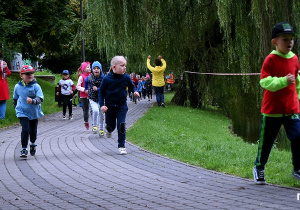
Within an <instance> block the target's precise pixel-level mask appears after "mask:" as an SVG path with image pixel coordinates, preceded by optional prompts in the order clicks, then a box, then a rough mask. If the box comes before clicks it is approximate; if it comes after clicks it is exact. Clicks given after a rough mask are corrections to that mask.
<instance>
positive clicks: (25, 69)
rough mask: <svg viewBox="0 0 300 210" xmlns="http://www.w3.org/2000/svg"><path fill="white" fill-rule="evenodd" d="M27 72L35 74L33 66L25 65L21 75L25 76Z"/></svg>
mask: <svg viewBox="0 0 300 210" xmlns="http://www.w3.org/2000/svg"><path fill="white" fill-rule="evenodd" d="M27 72H35V71H34V68H33V67H32V66H29V65H25V66H23V67H22V68H21V70H20V75H21V74H25V73H27Z"/></svg>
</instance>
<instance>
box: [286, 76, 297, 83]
mask: <svg viewBox="0 0 300 210" xmlns="http://www.w3.org/2000/svg"><path fill="white" fill-rule="evenodd" d="M286 79H287V82H288V85H291V84H294V83H295V76H294V75H292V74H288V75H286Z"/></svg>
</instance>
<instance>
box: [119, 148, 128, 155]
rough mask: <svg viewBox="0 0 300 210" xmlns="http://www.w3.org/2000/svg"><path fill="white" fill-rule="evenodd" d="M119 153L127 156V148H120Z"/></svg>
mask: <svg viewBox="0 0 300 210" xmlns="http://www.w3.org/2000/svg"><path fill="white" fill-rule="evenodd" d="M119 152H120V155H127V152H126V148H124V147H120V148H119Z"/></svg>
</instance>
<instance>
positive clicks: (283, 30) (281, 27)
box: [272, 22, 297, 39]
mask: <svg viewBox="0 0 300 210" xmlns="http://www.w3.org/2000/svg"><path fill="white" fill-rule="evenodd" d="M281 34H293V35H294V36H296V35H297V34H296V33H295V32H294V29H293V27H292V26H291V25H290V24H289V23H287V22H280V23H276V25H275V26H274V27H273V29H272V39H274V38H275V37H277V36H279V35H281Z"/></svg>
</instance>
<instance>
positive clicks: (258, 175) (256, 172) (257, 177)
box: [253, 166, 266, 184]
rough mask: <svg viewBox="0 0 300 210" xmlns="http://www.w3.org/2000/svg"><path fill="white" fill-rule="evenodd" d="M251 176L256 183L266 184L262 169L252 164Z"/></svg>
mask: <svg viewBox="0 0 300 210" xmlns="http://www.w3.org/2000/svg"><path fill="white" fill-rule="evenodd" d="M253 177H254V181H255V183H256V184H266V180H265V170H264V169H257V168H256V166H254V168H253Z"/></svg>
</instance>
